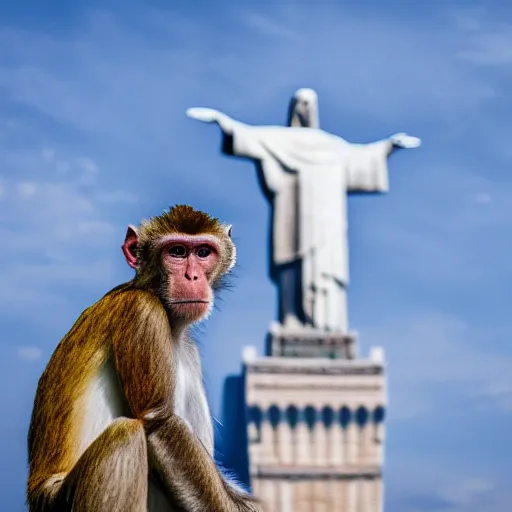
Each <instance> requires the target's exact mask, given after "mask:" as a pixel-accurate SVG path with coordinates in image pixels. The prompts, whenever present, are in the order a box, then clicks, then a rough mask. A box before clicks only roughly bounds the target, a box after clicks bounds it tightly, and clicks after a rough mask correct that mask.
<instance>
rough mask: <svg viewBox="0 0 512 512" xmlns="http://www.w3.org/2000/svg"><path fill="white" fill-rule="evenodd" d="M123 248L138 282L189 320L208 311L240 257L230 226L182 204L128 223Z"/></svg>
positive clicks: (176, 314)
mask: <svg viewBox="0 0 512 512" xmlns="http://www.w3.org/2000/svg"><path fill="white" fill-rule="evenodd" d="M123 253H124V256H125V258H126V261H127V263H128V265H129V266H130V267H132V268H133V269H135V271H136V275H135V279H134V283H135V285H136V286H137V287H139V288H144V289H147V290H151V291H153V292H155V293H156V294H157V295H158V296H159V297H160V299H161V300H162V302H163V303H164V304H165V306H166V307H167V309H168V312H169V314H170V316H171V318H172V319H173V320H175V321H184V322H186V323H192V322H195V321H198V320H201V319H203V318H205V317H206V316H208V314H209V313H210V311H211V309H212V306H213V298H214V297H213V291H214V290H215V289H217V288H218V287H219V285H220V283H221V282H222V278H223V277H224V276H225V275H226V274H227V273H228V272H229V271H230V270H231V269H232V268H233V266H234V264H235V261H236V248H235V245H234V244H233V241H232V240H231V226H230V225H225V224H222V223H221V222H220V221H219V220H218V219H215V218H213V217H210V216H209V215H207V214H206V213H203V212H200V211H197V210H194V209H193V208H192V207H190V206H183V205H177V206H174V207H172V208H170V209H169V211H167V212H164V213H163V214H162V215H160V216H158V217H152V218H150V219H146V220H144V221H143V222H142V223H141V225H140V227H139V228H136V227H134V226H131V225H130V226H128V230H127V232H126V238H125V242H124V245H123Z"/></svg>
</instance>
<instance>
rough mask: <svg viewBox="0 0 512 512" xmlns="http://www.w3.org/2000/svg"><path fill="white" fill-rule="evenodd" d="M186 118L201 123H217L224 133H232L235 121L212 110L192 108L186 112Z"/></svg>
mask: <svg viewBox="0 0 512 512" xmlns="http://www.w3.org/2000/svg"><path fill="white" fill-rule="evenodd" d="M186 113H187V116H188V117H191V118H192V119H197V120H198V121H203V123H217V124H218V125H219V126H220V128H221V129H222V130H223V131H224V132H226V133H232V132H233V129H234V127H235V125H236V124H238V122H237V121H235V120H234V119H231V117H229V116H227V115H226V114H223V113H222V112H219V111H218V110H215V109H213V108H205V107H193V108H189V109H188V110H187V112H186Z"/></svg>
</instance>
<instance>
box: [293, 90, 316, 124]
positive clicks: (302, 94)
mask: <svg viewBox="0 0 512 512" xmlns="http://www.w3.org/2000/svg"><path fill="white" fill-rule="evenodd" d="M288 125H289V126H302V127H305V128H319V127H320V120H319V115H318V95H317V94H316V92H315V91H314V90H313V89H307V88H303V89H299V90H298V91H297V92H296V93H295V94H294V95H293V98H292V100H291V102H290V108H289V111H288Z"/></svg>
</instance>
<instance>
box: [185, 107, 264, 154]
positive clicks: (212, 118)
mask: <svg viewBox="0 0 512 512" xmlns="http://www.w3.org/2000/svg"><path fill="white" fill-rule="evenodd" d="M187 116H188V117H191V118H192V119H197V120H199V121H203V122H204V123H217V124H218V125H219V127H220V129H221V130H222V133H223V135H224V137H227V138H228V139H227V140H229V145H228V147H229V149H228V150H227V154H229V155H236V156H241V157H246V158H252V159H254V160H264V159H265V158H266V157H268V152H267V151H266V150H265V148H264V146H263V145H262V144H261V141H260V139H259V137H258V136H257V135H256V130H255V128H254V127H253V126H250V125H248V124H244V123H241V122H240V121H235V120H234V119H232V118H231V117H229V116H227V115H226V114H223V113H222V112H219V111H218V110H215V109H213V108H203V107H195V108H189V109H188V110H187Z"/></svg>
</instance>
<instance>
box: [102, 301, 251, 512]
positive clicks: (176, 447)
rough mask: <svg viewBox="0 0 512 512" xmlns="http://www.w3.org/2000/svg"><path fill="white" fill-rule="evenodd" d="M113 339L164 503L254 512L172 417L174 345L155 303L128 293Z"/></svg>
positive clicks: (124, 384)
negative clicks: (141, 423)
mask: <svg viewBox="0 0 512 512" xmlns="http://www.w3.org/2000/svg"><path fill="white" fill-rule="evenodd" d="M120 295H122V296H124V298H123V300H122V301H120V304H123V305H124V306H123V307H122V309H121V310H119V311H118V312H117V315H116V316H119V318H120V320H119V323H118V325H117V326H115V331H113V332H112V336H113V353H114V360H115V365H116V368H117V372H118V375H119V381H120V383H121V387H122V389H123V391H124V394H125V396H126V399H127V401H128V404H129V406H130V408H131V410H132V413H133V415H134V417H136V418H138V419H140V420H141V421H142V422H143V424H144V429H145V431H146V435H147V439H148V453H149V457H150V461H151V465H152V467H153V469H156V471H157V472H158V475H159V477H160V479H161V481H162V483H163V484H164V487H165V489H166V491H167V494H168V496H169V499H170V500H171V501H172V502H173V503H174V504H175V505H177V506H179V507H183V508H184V509H185V510H194V511H195V510H197V511H202V510H204V511H206V510H208V511H212V512H214V511H219V512H221V511H226V512H230V511H233V512H235V511H255V510H258V509H257V508H256V507H255V505H254V504H253V503H251V501H252V500H251V498H250V497H249V496H248V495H244V494H241V493H239V492H238V491H236V490H234V489H232V488H231V487H229V486H228V485H227V483H226V482H225V481H224V479H223V478H222V476H221V474H220V472H219V471H218V469H217V466H216V464H215V461H214V460H213V459H212V457H211V456H210V455H209V454H208V453H207V451H206V450H205V449H204V448H203V447H202V445H201V443H200V442H199V440H198V438H197V437H196V436H195V435H194V434H193V433H192V432H191V431H190V429H189V428H188V427H187V426H186V425H185V423H184V422H183V421H182V420H181V419H180V418H179V417H178V416H176V415H175V414H174V411H173V406H174V404H173V394H174V386H175V377H174V368H175V363H176V361H174V360H173V341H172V336H171V329H170V326H169V321H168V318H167V314H166V312H165V310H164V308H163V306H162V305H161V303H160V301H159V300H158V299H157V298H156V297H154V296H153V295H152V294H150V293H148V292H143V291H128V292H125V293H122V294H120Z"/></svg>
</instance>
